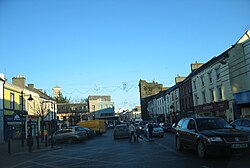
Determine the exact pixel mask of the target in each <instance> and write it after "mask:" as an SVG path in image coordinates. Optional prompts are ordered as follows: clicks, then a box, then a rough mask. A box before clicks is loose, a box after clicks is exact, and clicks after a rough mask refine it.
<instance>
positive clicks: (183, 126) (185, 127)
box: [181, 120, 189, 129]
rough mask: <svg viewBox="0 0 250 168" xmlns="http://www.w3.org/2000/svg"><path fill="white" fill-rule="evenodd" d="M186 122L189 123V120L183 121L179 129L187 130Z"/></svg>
mask: <svg viewBox="0 0 250 168" xmlns="http://www.w3.org/2000/svg"><path fill="white" fill-rule="evenodd" d="M188 122H189V120H184V122H183V124H182V126H181V128H184V129H187V126H188Z"/></svg>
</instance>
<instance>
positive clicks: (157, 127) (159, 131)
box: [144, 123, 164, 137]
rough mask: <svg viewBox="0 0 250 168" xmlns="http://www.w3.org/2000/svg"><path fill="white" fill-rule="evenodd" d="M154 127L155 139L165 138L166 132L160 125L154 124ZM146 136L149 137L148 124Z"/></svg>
mask: <svg viewBox="0 0 250 168" xmlns="http://www.w3.org/2000/svg"><path fill="white" fill-rule="evenodd" d="M152 125H153V137H164V130H163V129H162V127H161V126H160V125H159V124H158V123H152ZM144 130H145V136H147V137H149V131H148V124H146V126H145V128H144Z"/></svg>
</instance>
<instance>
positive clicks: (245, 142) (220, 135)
mask: <svg viewBox="0 0 250 168" xmlns="http://www.w3.org/2000/svg"><path fill="white" fill-rule="evenodd" d="M175 139H176V149H177V150H182V149H183V147H187V148H190V149H194V150H196V151H197V154H198V156H199V157H200V158H204V157H206V155H207V154H217V153H222V154H230V153H232V152H249V151H250V133H247V132H245V131H239V130H236V129H234V128H233V127H232V126H231V125H230V124H229V123H228V122H226V121H225V120H224V119H222V118H220V117H199V118H184V119H181V120H180V121H179V122H178V124H177V126H176V137H175Z"/></svg>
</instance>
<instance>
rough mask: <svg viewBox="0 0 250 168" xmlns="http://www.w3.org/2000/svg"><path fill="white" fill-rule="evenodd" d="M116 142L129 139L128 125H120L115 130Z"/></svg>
mask: <svg viewBox="0 0 250 168" xmlns="http://www.w3.org/2000/svg"><path fill="white" fill-rule="evenodd" d="M113 137H114V140H116V139H119V138H129V129H128V125H127V124H118V125H116V126H115V128H114V133H113Z"/></svg>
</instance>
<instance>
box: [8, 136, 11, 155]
mask: <svg viewBox="0 0 250 168" xmlns="http://www.w3.org/2000/svg"><path fill="white" fill-rule="evenodd" d="M8 154H11V142H10V138H9V139H8Z"/></svg>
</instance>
